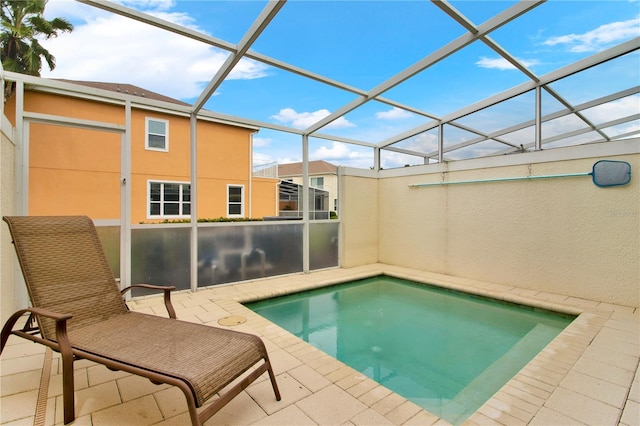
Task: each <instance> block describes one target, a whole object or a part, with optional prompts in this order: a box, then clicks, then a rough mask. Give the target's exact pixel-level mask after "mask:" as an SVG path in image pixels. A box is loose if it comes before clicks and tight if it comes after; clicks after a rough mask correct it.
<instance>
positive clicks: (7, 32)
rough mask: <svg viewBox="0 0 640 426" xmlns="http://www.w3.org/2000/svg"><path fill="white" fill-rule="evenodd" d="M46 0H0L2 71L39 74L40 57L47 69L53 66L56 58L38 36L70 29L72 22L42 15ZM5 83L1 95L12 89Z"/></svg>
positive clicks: (49, 35)
mask: <svg viewBox="0 0 640 426" xmlns="http://www.w3.org/2000/svg"><path fill="white" fill-rule="evenodd" d="M47 1H48V0H1V1H0V5H1V10H0V23H1V24H2V29H1V30H0V31H1V32H0V60H1V61H2V67H3V68H4V69H5V70H6V71H13V72H18V73H21V74H28V75H35V76H40V71H41V70H42V59H43V58H44V60H45V61H46V62H47V65H48V66H49V69H50V70H53V69H54V68H55V67H56V58H55V57H54V56H53V55H52V54H51V53H49V51H47V49H45V48H44V47H42V45H41V44H40V41H39V39H40V40H41V39H49V38H52V37H56V36H57V35H58V33H60V32H71V31H73V25H72V24H71V23H70V22H69V21H67V20H66V19H64V18H54V19H52V20H50V21H49V20H46V19H45V18H44V16H43V14H44V8H45V6H46V4H47ZM13 89H14V84H8V85H7V87H6V91H5V98H8V97H9V96H10V95H11V93H12V92H13Z"/></svg>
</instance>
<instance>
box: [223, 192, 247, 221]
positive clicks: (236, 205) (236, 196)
mask: <svg viewBox="0 0 640 426" xmlns="http://www.w3.org/2000/svg"><path fill="white" fill-rule="evenodd" d="M227 217H244V186H243V185H227Z"/></svg>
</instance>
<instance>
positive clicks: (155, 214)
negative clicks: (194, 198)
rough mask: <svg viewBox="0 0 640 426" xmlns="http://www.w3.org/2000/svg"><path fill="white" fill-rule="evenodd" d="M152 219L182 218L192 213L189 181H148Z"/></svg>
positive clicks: (149, 210)
mask: <svg viewBox="0 0 640 426" xmlns="http://www.w3.org/2000/svg"><path fill="white" fill-rule="evenodd" d="M148 191H149V192H148V193H149V197H148V200H149V204H148V211H147V216H148V217H149V218H150V219H156V218H157V219H160V218H182V217H189V216H190V215H191V184H190V183H189V182H153V181H149V182H148Z"/></svg>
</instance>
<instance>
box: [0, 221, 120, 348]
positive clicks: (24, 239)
mask: <svg viewBox="0 0 640 426" xmlns="http://www.w3.org/2000/svg"><path fill="white" fill-rule="evenodd" d="M4 221H5V222H7V224H8V225H9V230H10V231H11V236H12V238H13V243H14V246H15V249H16V254H17V255H18V260H19V262H20V267H21V268H22V274H23V275H24V279H25V283H26V285H27V290H28V292H29V297H30V299H31V303H32V305H33V306H34V307H38V308H45V309H49V310H52V311H55V312H58V313H61V314H71V315H73V318H72V319H71V320H70V321H68V323H67V329H68V330H69V331H71V330H73V329H74V328H80V327H84V326H87V325H90V324H94V323H96V322H100V321H104V320H106V319H108V318H111V317H113V316H116V315H121V314H124V313H126V312H127V307H126V305H125V303H124V301H123V299H122V296H121V295H120V291H119V289H118V285H117V284H116V281H115V279H114V276H113V273H112V272H111V269H110V268H109V265H108V263H107V259H106V257H105V254H104V251H103V249H102V245H101V243H100V240H99V239H98V234H97V232H96V229H95V226H94V225H93V222H92V221H91V219H90V218H88V217H86V216H5V217H4ZM38 323H39V325H40V331H41V333H42V336H43V337H44V338H46V339H52V340H55V322H54V321H52V320H50V319H46V318H38Z"/></svg>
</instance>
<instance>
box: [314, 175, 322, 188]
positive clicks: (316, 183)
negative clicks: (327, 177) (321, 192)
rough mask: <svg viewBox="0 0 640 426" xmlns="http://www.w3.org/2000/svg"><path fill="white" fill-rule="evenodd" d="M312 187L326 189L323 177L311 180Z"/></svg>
mask: <svg viewBox="0 0 640 426" xmlns="http://www.w3.org/2000/svg"><path fill="white" fill-rule="evenodd" d="M311 186H312V187H314V188H318V189H322V188H324V178H323V177H315V178H311Z"/></svg>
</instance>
